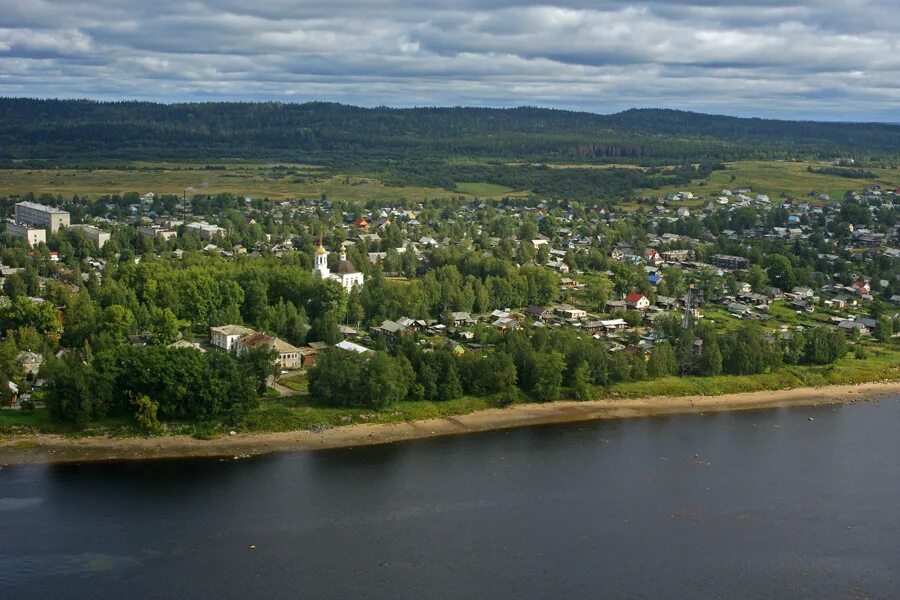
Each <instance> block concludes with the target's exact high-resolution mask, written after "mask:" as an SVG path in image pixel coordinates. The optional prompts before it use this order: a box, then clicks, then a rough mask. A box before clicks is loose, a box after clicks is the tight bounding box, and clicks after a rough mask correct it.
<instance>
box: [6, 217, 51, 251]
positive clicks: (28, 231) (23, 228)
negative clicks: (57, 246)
mask: <svg viewBox="0 0 900 600" xmlns="http://www.w3.org/2000/svg"><path fill="white" fill-rule="evenodd" d="M6 231H7V233H9V235H11V236H12V237H16V238H21V239H23V240H25V241H26V242H27V243H28V245H29V246H37V245H38V244H46V243H47V232H46V231H44V230H43V229H41V228H39V227H29V226H28V225H20V224H19V223H16V222H14V221H7V222H6Z"/></svg>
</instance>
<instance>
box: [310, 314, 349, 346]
mask: <svg viewBox="0 0 900 600" xmlns="http://www.w3.org/2000/svg"><path fill="white" fill-rule="evenodd" d="M309 335H310V337H311V338H313V339H314V340H319V341H321V342H325V343H326V344H328V345H329V346H334V345H335V344H337V343H338V342H340V341H341V330H340V326H339V325H338V321H337V319H336V318H335V316H334V315H333V314H331V313H323V314H321V315H319V316H318V317H316V320H315V321H313V324H312V329H310V330H309Z"/></svg>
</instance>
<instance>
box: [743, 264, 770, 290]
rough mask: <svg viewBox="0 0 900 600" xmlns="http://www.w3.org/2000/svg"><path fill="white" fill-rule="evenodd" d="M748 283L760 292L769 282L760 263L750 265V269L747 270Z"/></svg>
mask: <svg viewBox="0 0 900 600" xmlns="http://www.w3.org/2000/svg"><path fill="white" fill-rule="evenodd" d="M747 283H749V284H750V287H751V288H752V289H753V291H754V292H756V293H757V294H759V293H760V292H762V291H763V290H764V289H765V287H766V285H767V284H768V283H769V278H768V275H766V272H765V270H764V269H763V268H762V267H760V266H759V265H752V266H751V267H750V270H749V271H748V272H747Z"/></svg>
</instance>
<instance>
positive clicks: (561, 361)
mask: <svg viewBox="0 0 900 600" xmlns="http://www.w3.org/2000/svg"><path fill="white" fill-rule="evenodd" d="M565 368H566V361H565V357H564V356H563V355H562V354H561V353H559V352H555V351H553V352H549V353H541V352H538V353H537V354H536V355H535V361H534V393H535V395H536V396H537V398H538V399H539V400H543V401H545V402H547V401H550V400H558V399H559V396H560V391H561V388H562V380H563V371H564V370H565Z"/></svg>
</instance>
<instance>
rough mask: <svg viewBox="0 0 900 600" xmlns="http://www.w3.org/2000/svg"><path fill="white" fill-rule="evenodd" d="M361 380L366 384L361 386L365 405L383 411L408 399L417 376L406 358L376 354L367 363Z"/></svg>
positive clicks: (381, 353) (382, 353) (361, 396)
mask: <svg viewBox="0 0 900 600" xmlns="http://www.w3.org/2000/svg"><path fill="white" fill-rule="evenodd" d="M358 377H360V376H359V375H358ZM360 379H361V381H364V382H365V385H364V386H360V399H361V400H362V402H363V404H364V405H365V406H369V407H371V408H374V409H381V408H384V407H385V406H389V405H392V404H396V403H397V402H400V401H401V400H404V399H406V397H407V395H408V394H409V390H410V386H411V385H412V383H413V381H414V380H415V375H414V374H413V371H412V367H411V366H410V364H409V361H407V360H406V358H404V357H399V358H394V357H392V356H390V355H389V354H386V353H384V352H375V353H373V354H372V355H371V356H370V357H369V358H368V360H367V361H366V363H365V366H364V367H363V372H362V373H361V377H360Z"/></svg>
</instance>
